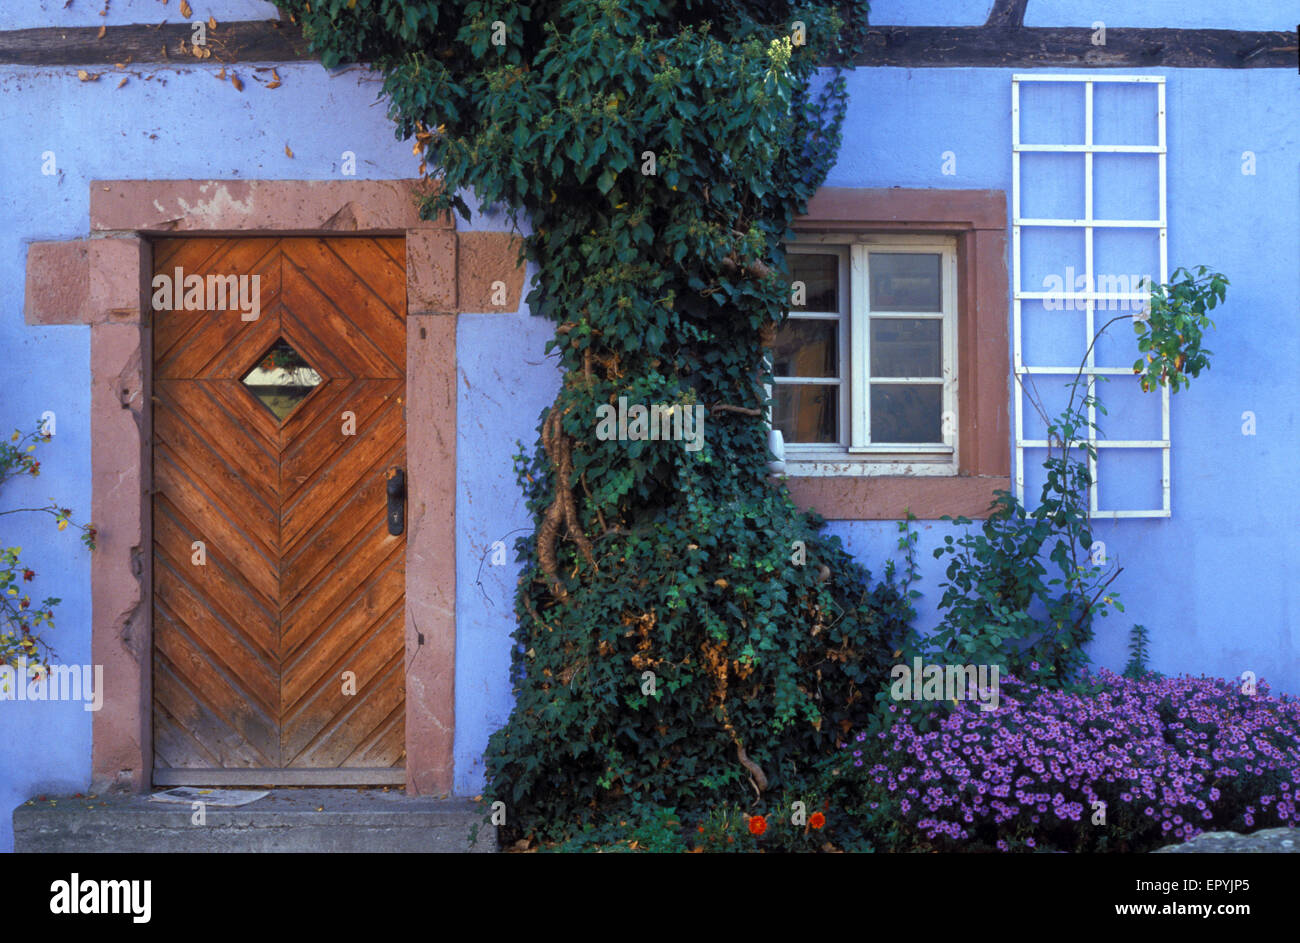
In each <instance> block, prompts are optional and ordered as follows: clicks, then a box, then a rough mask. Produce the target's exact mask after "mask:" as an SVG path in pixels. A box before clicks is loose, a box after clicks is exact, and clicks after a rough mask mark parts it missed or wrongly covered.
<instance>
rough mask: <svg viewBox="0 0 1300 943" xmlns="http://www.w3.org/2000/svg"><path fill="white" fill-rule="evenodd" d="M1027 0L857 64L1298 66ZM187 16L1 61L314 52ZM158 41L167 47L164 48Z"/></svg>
mask: <svg viewBox="0 0 1300 943" xmlns="http://www.w3.org/2000/svg"><path fill="white" fill-rule="evenodd" d="M1024 5H1025V0H997V2H996V3H995V4H994V6H993V10H992V12H990V14H989V20H988V22H987V23H986V24H985V25H983V26H868V27H867V35H866V48H865V50H864V51H863V53H862V54H861V55H859V56H858V57H857V59H856V60H855V63H854V64H855V65H859V66H903V67H908V68H926V67H965V68H980V67H984V68H998V67H1013V68H1032V67H1065V68H1135V67H1136V68H1141V67H1153V66H1154V67H1159V66H1163V67H1166V68H1214V69H1225V68H1226V69H1242V68H1249V69H1280V68H1292V67H1294V66H1295V65H1296V62H1297V56H1296V47H1297V42H1296V35H1295V34H1293V33H1291V32H1287V31H1280V30H1279V31H1247V30H1221V29H1122V28H1115V29H1108V30H1106V45H1104V46H1094V45H1093V44H1092V38H1093V30H1092V29H1090V28H1088V27H1050V28H1048V27H1043V28H1039V27H1033V28H1029V27H1023V26H1019V25H1017V24H1018V23H1019V22H1020V21H1021V20H1023V17H1024ZM190 37H191V33H190V25H189V24H188V23H164V24H160V25H158V26H145V25H134V26H110V27H108V28H107V29H106V30H105V32H104V36H103V38H102V39H101V38H99V29H98V28H97V27H93V26H91V27H80V28H70V29H64V28H61V27H42V28H38V29H21V30H7V31H0V65H32V66H76V65H81V66H99V65H113V64H114V63H118V62H126V61H128V60H130V61H131V62H133V63H161V62H170V63H173V64H177V65H179V64H181V63H189V62H194V61H204V62H212V63H216V62H221V63H232V62H299V61H304V60H312V59H315V58H316V57H315V56H314V55H312V53H311V51H310V50H309V49H308V46H307V41H306V40H305V39H303V36H302V31H301V29H300V28H299V27H298V26H296V25H294V24H292V23H289V22H285V21H277V20H255V21H245V22H229V23H222V24H220V25H219V26H218V28H217V29H215V30H209V31H208V43H209V48H211V49H212V57H211V58H210V59H205V60H197V59H195V57H194V56H193V55H191V54H190V53H188V52H182V51H181V43H182V42H184V43H187V44H188V42H189V40H190ZM164 48H165V49H166V51H165V52H164Z"/></svg>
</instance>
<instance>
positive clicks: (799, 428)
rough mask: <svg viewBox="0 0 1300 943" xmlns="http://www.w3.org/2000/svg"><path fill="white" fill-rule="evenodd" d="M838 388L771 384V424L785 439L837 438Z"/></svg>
mask: <svg viewBox="0 0 1300 943" xmlns="http://www.w3.org/2000/svg"><path fill="white" fill-rule="evenodd" d="M839 402H840V388H839V387H838V386H826V385H823V384H820V383H798V384H793V383H778V384H777V385H776V386H774V387H773V388H772V425H773V426H775V427H776V428H777V429H780V430H781V435H782V436H783V437H784V438H785V441H786V442H829V443H836V442H838V441H839Z"/></svg>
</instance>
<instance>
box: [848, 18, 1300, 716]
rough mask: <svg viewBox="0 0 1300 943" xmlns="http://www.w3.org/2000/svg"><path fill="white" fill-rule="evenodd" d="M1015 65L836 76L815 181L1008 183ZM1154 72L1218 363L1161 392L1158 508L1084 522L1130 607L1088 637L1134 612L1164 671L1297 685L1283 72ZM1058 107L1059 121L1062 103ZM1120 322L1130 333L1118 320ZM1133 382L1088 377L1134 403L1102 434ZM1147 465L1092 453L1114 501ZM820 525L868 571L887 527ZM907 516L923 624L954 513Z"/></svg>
mask: <svg viewBox="0 0 1300 943" xmlns="http://www.w3.org/2000/svg"><path fill="white" fill-rule="evenodd" d="M1033 6H1034V4H1033V3H1031V4H1030V8H1031V9H1032V8H1033ZM1137 71H1139V72H1141V71H1142V70H1137ZM1011 74H1012V72H1011V70H993V69H977V70H968V69H951V70H950V69H932V70H905V69H873V70H868V71H863V72H859V73H857V74H854V75H852V76H850V77H849V79H848V84H849V89H850V93H851V101H850V112H849V117H848V121H847V128H846V133H845V138H844V144H843V147H842V148H841V151H840V159H839V162H838V164H837V165H836V167H835V169H834V170H833V171H832V172H831V174H830V177H829V179H828V181H827V184H828V185H831V186H841V187H847V186H855V187H883V186H902V187H941V188H945V187H950V188H966V187H991V188H997V189H1005V190H1007V191H1008V192H1010V188H1011V159H1010V135H1011V130H1010V129H1011V124H1010V122H1011V115H1010V76H1011ZM1165 74H1166V75H1167V90H1168V91H1167V94H1168V144H1169V169H1168V213H1169V264H1170V268H1171V270H1172V269H1173V268H1175V267H1177V266H1178V265H1196V264H1200V263H1204V264H1207V265H1210V266H1213V267H1214V268H1216V269H1218V270H1220V271H1222V272H1223V273H1224V274H1226V275H1227V276H1228V277H1229V279H1230V280H1231V282H1232V285H1231V287H1230V288H1229V291H1228V303H1227V304H1226V306H1224V307H1221V308H1219V309H1218V310H1217V311H1216V312H1215V321H1216V323H1217V324H1218V328H1219V329H1218V331H1217V332H1215V333H1214V334H1213V335H1212V336H1211V337H1210V338H1209V339H1208V340H1207V346H1208V347H1209V348H1210V349H1211V350H1213V351H1214V357H1213V368H1212V369H1211V370H1210V371H1209V372H1208V373H1203V374H1202V375H1201V376H1200V377H1199V378H1197V379H1196V380H1195V381H1193V384H1192V386H1191V388H1190V390H1188V391H1186V392H1183V393H1179V394H1178V395H1176V396H1174V397H1173V398H1172V404H1171V423H1172V424H1171V434H1172V442H1173V450H1172V459H1173V460H1172V505H1173V516H1172V518H1171V519H1168V520H1124V521H1099V522H1098V523H1097V526H1096V537H1097V539H1099V540H1103V541H1105V542H1106V545H1107V550H1108V553H1109V554H1110V555H1111V556H1112V557H1113V558H1115V559H1118V560H1119V561H1120V563H1121V565H1123V566H1124V568H1125V572H1124V574H1123V575H1122V576H1120V578H1119V580H1118V581H1117V582H1116V583H1115V588H1116V589H1117V590H1118V591H1119V592H1120V594H1121V596H1122V598H1123V601H1124V602H1125V604H1126V606H1127V612H1126V613H1124V614H1121V615H1119V616H1118V617H1116V618H1112V619H1110V620H1108V621H1107V622H1103V623H1102V628H1101V630H1100V632H1099V636H1098V639H1097V641H1096V642H1095V643H1094V646H1093V648H1092V650H1091V651H1092V655H1093V658H1094V661H1096V662H1097V663H1099V664H1102V665H1108V666H1111V667H1119V666H1121V665H1122V664H1123V663H1124V661H1125V660H1126V658H1127V653H1126V651H1125V645H1126V643H1127V634H1126V633H1127V630H1128V628H1129V626H1130V625H1131V624H1132V623H1133V622H1141V623H1143V624H1144V625H1146V626H1147V627H1148V628H1149V629H1150V630H1151V632H1152V636H1153V641H1152V652H1153V656H1154V661H1155V664H1156V666H1157V667H1158V668H1159V669H1161V670H1163V671H1166V672H1191V673H1210V674H1216V675H1223V676H1235V675H1238V674H1240V673H1241V672H1242V671H1245V670H1251V671H1254V672H1256V674H1257V675H1259V676H1261V677H1264V678H1267V679H1268V680H1269V681H1270V682H1272V683H1273V684H1274V685H1275V686H1277V687H1280V688H1283V689H1286V690H1290V691H1297V690H1300V626H1298V625H1297V620H1296V613H1297V611H1300V590H1297V588H1296V576H1297V570H1296V566H1297V564H1296V560H1297V555H1298V554H1297V551H1300V538H1297V536H1296V535H1297V526H1298V525H1300V502H1298V501H1297V499H1296V498H1295V496H1294V489H1293V487H1292V486H1291V485H1290V483H1289V482H1290V481H1291V479H1292V478H1293V477H1294V468H1295V464H1296V459H1297V457H1298V455H1297V448H1296V445H1295V441H1296V440H1295V437H1296V432H1297V415H1296V413H1297V403H1298V402H1300V380H1297V378H1296V374H1295V372H1294V370H1293V369H1292V368H1291V365H1292V364H1293V363H1294V362H1295V361H1296V358H1297V356H1300V332H1298V331H1297V330H1296V323H1297V321H1296V319H1297V315H1298V314H1300V304H1298V303H1297V299H1298V298H1300V267H1298V266H1297V264H1296V252H1297V248H1296V247H1297V245H1300V222H1298V217H1297V214H1296V212H1295V207H1297V206H1298V205H1300V181H1298V178H1297V172H1296V171H1297V155H1300V116H1298V113H1297V110H1296V108H1295V104H1296V92H1295V76H1294V75H1292V74H1289V73H1287V72H1285V71H1282V70H1254V71H1227V70H1201V69H1187V70H1169V71H1167V72H1166V73H1165ZM1022 102H1023V99H1022ZM1099 102H1100V99H1099ZM1116 113H1117V114H1118V113H1120V108H1119V106H1116ZM1057 121H1058V122H1059V123H1060V125H1061V127H1062V128H1063V127H1064V125H1065V124H1066V123H1067V121H1068V119H1067V117H1066V115H1065V113H1064V112H1061V113H1058V114H1057ZM1026 127H1028V124H1026ZM1134 128H1135V130H1134V133H1144V129H1143V128H1142V127H1140V126H1138V125H1136V124H1135V126H1134ZM1043 130H1044V133H1046V129H1043ZM947 151H951V152H952V153H953V154H954V155H955V158H956V173H955V174H954V175H950V176H949V175H944V174H943V161H944V157H943V155H944V152H947ZM1244 151H1252V152H1253V153H1254V155H1255V170H1256V173H1255V174H1254V175H1246V174H1243V173H1242V168H1243V158H1242V154H1243V152H1244ZM1057 179H1058V180H1060V181H1063V183H1062V187H1065V186H1066V184H1068V185H1069V186H1075V185H1076V184H1077V185H1079V186H1081V179H1082V176H1081V174H1079V175H1078V179H1077V180H1076V179H1074V178H1073V177H1072V176H1071V175H1070V174H1069V173H1067V172H1066V171H1065V169H1064V167H1062V168H1061V172H1060V174H1059V175H1058V177H1057ZM1106 188H1107V189H1106V192H1107V194H1108V196H1107V200H1108V201H1110V202H1113V203H1114V204H1115V205H1116V206H1117V208H1124V207H1133V206H1137V205H1139V204H1140V203H1141V201H1142V200H1143V199H1145V194H1147V193H1148V192H1150V188H1149V186H1148V185H1147V181H1146V179H1145V178H1143V177H1142V176H1141V174H1140V173H1137V172H1134V171H1133V170H1132V169H1131V168H1129V169H1124V168H1119V169H1117V170H1116V172H1115V173H1112V174H1110V175H1109V176H1108V177H1107V179H1106ZM1132 215H1141V214H1140V213H1133V214H1132ZM1037 251H1038V252H1039V255H1038V256H1037V258H1035V257H1034V251H1028V252H1027V256H1026V258H1027V262H1026V264H1027V266H1029V267H1035V266H1037V267H1039V268H1043V267H1047V269H1048V270H1052V267H1051V266H1050V265H1049V264H1048V263H1049V255H1048V253H1047V250H1046V248H1045V247H1040V248H1039V249H1038V250H1037ZM1025 287H1026V288H1030V287H1034V288H1041V287H1042V286H1041V284H1036V285H1032V286H1031V285H1029V284H1026V286H1025ZM1009 304H1010V301H1009V300H1008V305H1009ZM1055 316H1056V317H1057V318H1060V319H1062V320H1064V319H1066V318H1070V317H1074V318H1078V319H1081V318H1082V315H1081V314H1077V315H1076V314H1067V313H1063V312H1058V313H1056V315H1055ZM1049 327H1050V329H1051V330H1057V329H1059V328H1060V327H1061V324H1060V323H1058V324H1056V325H1052V326H1049ZM1121 327H1124V326H1123V325H1121ZM1061 336H1062V337H1064V336H1065V335H1064V334H1062V335H1061ZM1072 336H1073V337H1079V336H1081V335H1080V334H1079V333H1078V332H1077V331H1076V332H1075V333H1074V334H1073V335H1072ZM1117 337H1119V338H1120V339H1121V340H1122V341H1123V342H1124V343H1125V344H1130V345H1131V340H1129V338H1130V337H1131V333H1130V332H1129V330H1128V329H1127V328H1126V327H1125V329H1124V330H1123V331H1121V332H1119V333H1118V334H1117ZM1071 349H1073V348H1071ZM1130 349H1133V348H1130ZM1078 350H1079V353H1080V354H1081V353H1082V346H1081V345H1080V346H1078ZM1134 356H1135V355H1131V356H1129V358H1128V359H1129V362H1130V363H1131V361H1132V359H1134ZM1116 357H1117V359H1116V360H1115V362H1117V363H1121V364H1122V363H1123V362H1124V360H1123V357H1122V356H1119V355H1118V353H1117V355H1116ZM1131 386H1132V382H1131V381H1128V380H1126V378H1123V377H1117V378H1115V379H1114V380H1113V381H1112V382H1111V383H1110V384H1108V385H1107V386H1104V387H1103V388H1102V391H1101V392H1102V395H1103V397H1106V396H1110V397H1111V399H1112V400H1114V401H1119V400H1121V399H1122V400H1123V401H1124V402H1125V403H1126V404H1127V405H1128V407H1129V408H1128V409H1126V410H1125V411H1124V412H1123V413H1122V414H1120V415H1115V414H1112V416H1110V417H1101V420H1102V424H1103V429H1104V430H1106V431H1108V432H1109V433H1110V434H1112V435H1119V434H1120V433H1121V432H1128V430H1135V429H1139V428H1142V425H1141V424H1142V422H1143V421H1146V420H1149V419H1150V418H1151V416H1152V415H1158V413H1153V412H1152V411H1151V409H1150V407H1151V406H1153V405H1156V406H1158V403H1157V401H1156V399H1155V397H1154V396H1152V397H1146V398H1143V397H1140V396H1134V395H1128V393H1126V392H1125V389H1126V387H1131ZM1130 392H1131V391H1130ZM1009 397H1010V385H1008V398H1009ZM1247 411H1250V412H1253V413H1254V414H1255V416H1256V419H1257V434H1256V435H1254V436H1245V435H1243V434H1242V422H1243V420H1242V414H1243V413H1244V412H1247ZM1144 414H1145V415H1144ZM1027 428H1028V427H1027ZM1155 428H1156V429H1157V430H1158V424H1157V425H1156V427H1155ZM1129 434H1131V433H1129ZM1008 447H1010V446H1009V445H1008ZM1029 464H1030V460H1027V466H1028V465H1029ZM1153 468H1154V469H1155V470H1156V471H1158V464H1156V463H1155V462H1154V460H1152V461H1146V462H1141V463H1140V462H1133V463H1131V468H1130V469H1128V470H1122V471H1119V473H1118V474H1112V475H1111V476H1110V478H1109V479H1106V478H1105V477H1104V476H1105V475H1106V472H1107V470H1108V469H1107V467H1106V466H1103V469H1102V475H1103V487H1105V485H1106V481H1109V482H1110V484H1111V486H1112V487H1113V488H1114V489H1115V490H1111V491H1110V492H1109V493H1110V495H1111V496H1112V497H1113V498H1114V500H1115V502H1116V503H1118V502H1120V501H1123V500H1128V501H1137V500H1140V499H1147V498H1149V497H1150V496H1151V495H1152V487H1153V486H1152V480H1153V479H1152V477H1151V472H1152V469H1153ZM1154 480H1155V481H1157V482H1158V475H1157V476H1156V478H1155V479H1154ZM1156 487H1158V486H1156ZM1155 496H1156V497H1157V498H1158V491H1156V492H1155ZM832 529H833V530H834V532H836V533H839V534H841V535H842V536H843V537H844V538H845V540H846V542H847V544H848V546H849V547H850V548H851V549H852V550H854V551H855V552H857V553H859V554H860V555H861V556H862V558H863V559H864V561H865V562H866V563H867V564H868V565H869V566H870V565H872V564H873V563H875V564H876V565H875V566H874V567H873V569H879V563H878V561H880V560H881V559H882V557H883V555H884V554H887V553H889V552H891V551H893V549H894V547H895V545H896V540H897V533H896V530H895V527H894V526H893V525H892V524H888V523H850V522H836V523H834V524H833V525H832ZM920 529H921V550H922V562H923V563H925V564H926V565H927V566H929V567H931V570H932V572H931V573H930V574H927V579H926V580H925V581H924V583H923V585H922V586H921V587H920V588H921V589H922V591H923V592H925V594H926V595H925V598H924V599H922V600H921V604H922V606H921V618H920V619H919V624H920V625H921V626H926V625H932V624H933V622H934V615H933V608H932V607H933V604H934V603H935V602H936V601H937V598H938V595H939V594H938V592H937V585H936V583H935V582H934V580H933V575H934V573H933V565H934V563H935V561H932V560H931V559H930V552H929V551H930V550H931V549H933V548H934V547H935V546H937V545H938V544H939V543H941V541H942V538H943V536H944V535H945V534H947V533H951V530H950V529H949V527H948V525H945V524H943V523H940V522H936V523H933V524H924V525H921V528H920Z"/></svg>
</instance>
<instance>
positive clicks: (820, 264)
mask: <svg viewBox="0 0 1300 943" xmlns="http://www.w3.org/2000/svg"><path fill="white" fill-rule="evenodd" d="M786 259H787V260H788V261H789V263H790V281H791V282H803V283H804V290H805V297H804V303H803V304H802V305H791V310H792V311H839V310H840V258H839V256H837V255H829V254H823V253H811V252H791V253H790V254H789V255H787V256H786ZM791 297H793V296H791Z"/></svg>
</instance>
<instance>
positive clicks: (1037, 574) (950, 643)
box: [918, 266, 1228, 685]
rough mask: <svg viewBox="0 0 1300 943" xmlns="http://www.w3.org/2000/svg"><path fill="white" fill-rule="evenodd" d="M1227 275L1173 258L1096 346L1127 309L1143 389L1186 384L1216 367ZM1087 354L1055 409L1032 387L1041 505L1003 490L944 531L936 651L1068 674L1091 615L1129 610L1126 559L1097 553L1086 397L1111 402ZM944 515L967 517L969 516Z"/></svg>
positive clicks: (944, 656)
mask: <svg viewBox="0 0 1300 943" xmlns="http://www.w3.org/2000/svg"><path fill="white" fill-rule="evenodd" d="M1227 285H1228V280H1227V279H1226V278H1224V277H1223V276H1222V275H1220V274H1218V273H1210V274H1207V269H1206V267H1205V266H1199V267H1198V268H1197V276H1195V277H1193V276H1192V275H1191V274H1190V273H1189V272H1188V271H1187V270H1186V269H1178V270H1177V271H1176V272H1175V273H1174V276H1173V278H1172V280H1171V281H1170V282H1169V283H1168V284H1166V285H1159V286H1156V287H1154V288H1153V289H1152V290H1151V294H1150V299H1149V302H1148V304H1147V306H1146V308H1144V310H1143V312H1142V313H1141V314H1140V315H1139V316H1136V317H1135V316H1132V315H1121V316H1119V317H1116V318H1112V319H1111V320H1110V321H1108V322H1107V323H1106V324H1104V325H1102V327H1101V328H1100V329H1098V331H1097V333H1096V335H1095V336H1094V337H1093V339H1092V341H1091V343H1090V344H1089V348H1088V350H1089V353H1090V352H1091V350H1092V346H1093V345H1095V344H1096V342H1097V339H1098V338H1099V337H1101V335H1102V334H1103V333H1105V331H1106V330H1107V328H1109V327H1110V326H1111V325H1112V324H1114V323H1116V322H1117V321H1121V320H1128V319H1129V318H1132V319H1133V325H1134V328H1135V330H1136V331H1137V334H1138V349H1139V350H1140V351H1144V352H1148V355H1147V359H1146V360H1139V361H1138V363H1136V364H1134V373H1137V374H1139V375H1140V380H1139V382H1140V384H1141V387H1142V390H1143V391H1144V392H1151V391H1153V390H1155V389H1157V388H1158V387H1160V386H1169V387H1170V388H1171V390H1173V391H1177V390H1178V389H1179V388H1180V386H1181V387H1182V388H1186V386H1187V384H1188V382H1189V380H1188V377H1189V376H1196V375H1197V374H1199V373H1200V371H1201V370H1202V369H1207V368H1208V367H1209V356H1208V355H1209V354H1210V351H1208V350H1206V349H1204V348H1203V347H1202V346H1201V344H1202V340H1203V337H1204V330H1205V328H1206V327H1212V326H1213V323H1212V322H1211V321H1210V320H1209V318H1208V317H1207V316H1206V315H1205V312H1206V311H1207V310H1211V309H1213V308H1214V307H1215V305H1216V304H1218V302H1220V301H1222V300H1223V299H1224V297H1225V295H1226V290H1227V288H1226V286H1227ZM1087 356H1088V354H1085V355H1084V360H1083V363H1081V364H1080V367H1079V371H1078V372H1077V373H1076V374H1075V376H1074V378H1073V381H1072V382H1071V384H1070V388H1069V393H1070V395H1069V400H1068V402H1067V405H1066V407H1065V409H1064V410H1063V411H1062V412H1061V414H1060V415H1059V416H1057V417H1056V418H1055V419H1052V418H1049V417H1048V416H1047V414H1046V412H1045V411H1044V410H1043V409H1042V406H1041V404H1040V403H1039V402H1038V400H1037V399H1036V398H1035V397H1033V396H1032V390H1030V389H1028V388H1026V390H1025V392H1026V393H1027V394H1031V397H1030V398H1031V402H1032V403H1033V405H1034V406H1035V408H1036V409H1038V411H1039V414H1040V415H1041V416H1042V418H1043V421H1044V424H1045V425H1046V426H1047V440H1048V442H1049V443H1051V447H1049V449H1048V454H1047V458H1046V460H1045V461H1044V462H1043V467H1044V469H1045V471H1046V475H1045V478H1044V482H1043V486H1042V491H1041V494H1040V495H1039V501H1038V504H1037V506H1036V507H1035V508H1034V509H1033V510H1026V509H1025V507H1024V505H1022V504H1021V503H1020V501H1019V500H1018V499H1017V498H1016V497H1015V496H1014V495H1013V494H1011V493H1010V492H1008V491H999V492H997V493H996V497H995V499H994V501H993V503H992V505H991V506H990V514H989V516H988V517H987V518H986V519H985V520H984V521H983V523H982V524H981V525H980V529H979V532H978V533H973V532H971V531H969V530H968V531H967V532H966V533H964V534H961V535H959V536H957V537H952V536H948V537H945V538H944V545H943V546H941V547H939V548H937V549H936V550H935V551H934V555H935V557H936V558H941V557H945V556H946V557H948V558H949V562H948V567H947V571H946V578H947V579H946V582H945V584H944V586H943V596H942V598H941V599H940V602H939V609H940V611H941V612H942V613H943V614H944V615H943V621H942V623H941V625H940V627H939V630H938V631H937V632H936V633H934V634H933V635H932V636H930V637H928V638H926V639H924V640H921V641H920V642H919V643H918V649H919V650H920V651H921V652H923V653H924V657H927V658H929V659H930V660H931V661H934V662H940V663H943V662H948V663H951V662H954V661H955V662H958V663H965V664H990V665H991V664H997V665H1001V666H1002V670H1003V671H1004V672H1008V671H1009V672H1010V673H1012V674H1014V675H1015V676H1016V677H1018V678H1020V679H1022V680H1024V681H1035V682H1041V683H1047V684H1056V685H1060V684H1068V683H1069V682H1070V681H1071V680H1072V679H1073V678H1074V677H1076V676H1077V675H1078V673H1079V671H1080V670H1081V669H1082V668H1083V667H1084V666H1085V665H1087V664H1088V656H1087V654H1086V651H1085V649H1084V646H1085V645H1086V644H1087V643H1088V642H1089V641H1091V640H1092V638H1093V636H1094V621H1095V619H1096V618H1098V617H1103V618H1104V617H1106V616H1108V615H1109V614H1110V611H1111V610H1112V609H1114V610H1118V611H1121V612H1122V611H1123V610H1124V606H1123V604H1122V603H1121V602H1120V600H1119V594H1118V593H1117V592H1115V591H1114V590H1112V589H1110V586H1111V584H1112V583H1113V582H1114V581H1115V580H1116V579H1117V578H1118V576H1119V575H1120V573H1121V572H1123V568H1122V567H1118V566H1112V565H1111V564H1109V563H1108V562H1107V561H1106V560H1105V559H1104V555H1103V558H1102V559H1097V558H1094V557H1093V555H1092V547H1093V536H1092V524H1091V519H1090V516H1089V499H1088V497H1089V489H1090V488H1091V487H1092V485H1093V483H1094V482H1093V480H1092V475H1091V472H1090V470H1089V468H1090V465H1089V462H1095V461H1096V457H1097V453H1096V448H1095V447H1094V446H1093V445H1092V443H1091V442H1090V441H1089V435H1088V433H1089V431H1090V430H1096V431H1097V432H1100V428H1099V426H1098V425H1097V424H1096V423H1095V422H1094V421H1093V420H1092V419H1091V418H1090V408H1092V409H1095V410H1096V411H1097V412H1100V413H1102V414H1105V412H1106V409H1105V407H1104V406H1103V405H1102V404H1101V402H1100V401H1099V400H1098V399H1097V398H1096V397H1095V396H1094V395H1092V393H1091V392H1089V391H1088V389H1087V383H1088V381H1087V379H1086V378H1085V376H1084V374H1083V366H1084V364H1086V363H1087ZM1102 379H1104V378H1102ZM1080 454H1082V456H1083V458H1082V459H1081V458H1080V457H1079V455H1080ZM945 520H949V521H954V522H955V523H957V524H962V525H967V526H969V525H970V524H971V521H970V520H969V519H968V518H964V517H961V518H956V519H953V518H945ZM1143 631H1145V630H1143ZM1143 652H1145V648H1144V649H1143ZM1144 657H1145V656H1144Z"/></svg>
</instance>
